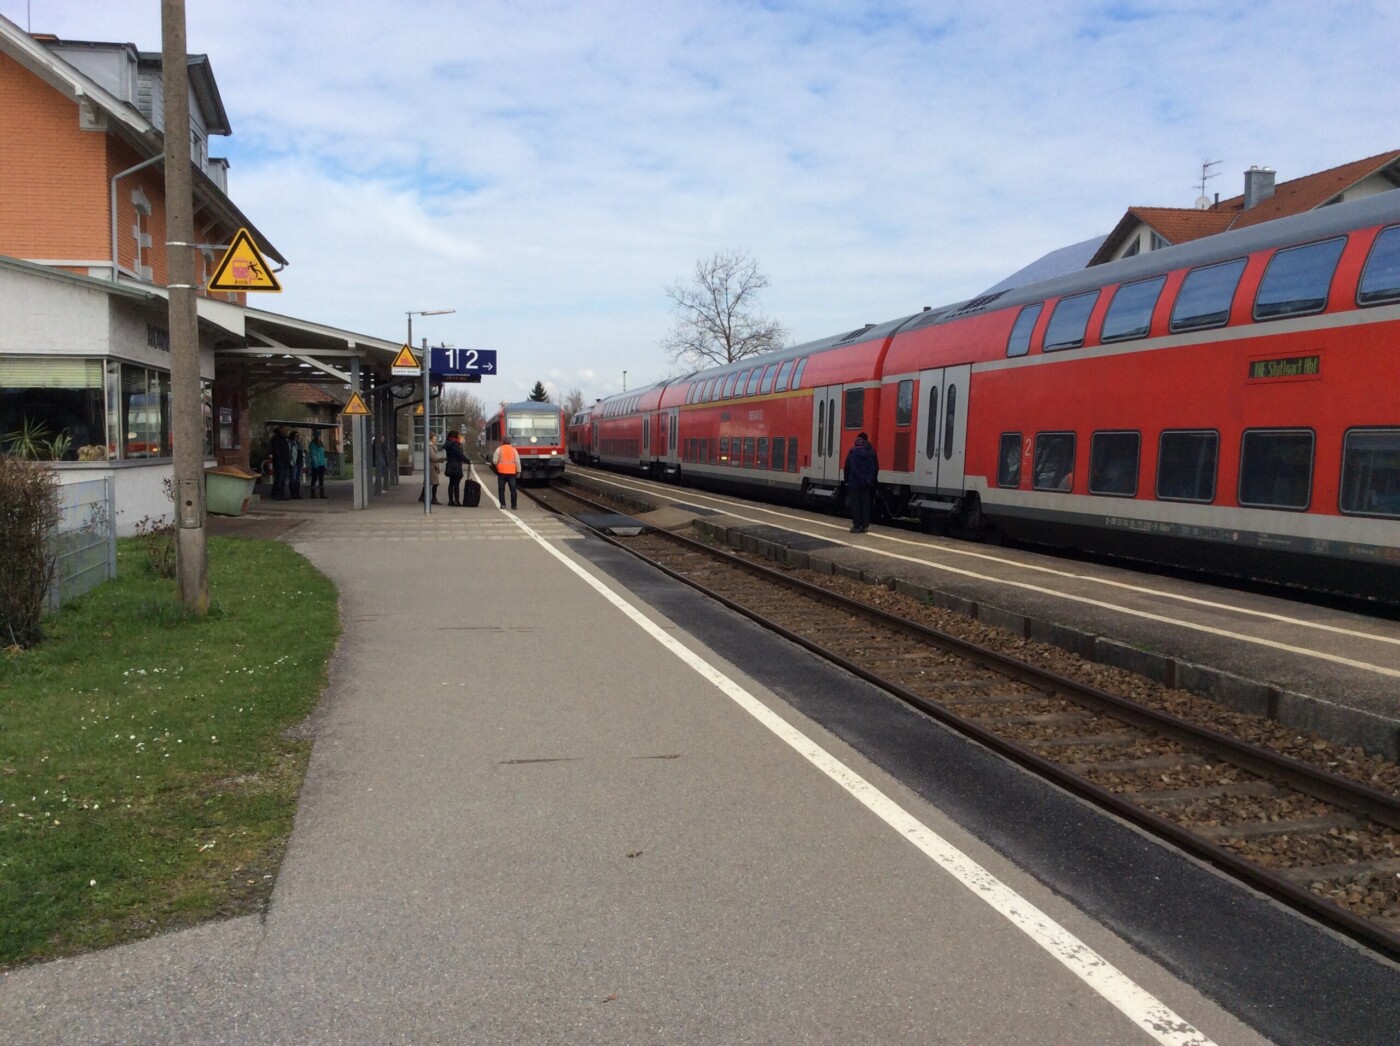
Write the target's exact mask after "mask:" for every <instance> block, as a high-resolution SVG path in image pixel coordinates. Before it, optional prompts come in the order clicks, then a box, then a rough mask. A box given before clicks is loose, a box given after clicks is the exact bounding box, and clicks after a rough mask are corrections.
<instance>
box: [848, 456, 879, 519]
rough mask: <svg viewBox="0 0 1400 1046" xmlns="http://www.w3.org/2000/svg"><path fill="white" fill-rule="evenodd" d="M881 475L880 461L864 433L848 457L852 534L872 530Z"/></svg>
mask: <svg viewBox="0 0 1400 1046" xmlns="http://www.w3.org/2000/svg"><path fill="white" fill-rule="evenodd" d="M879 475H880V459H879V458H878V457H876V456H875V448H874V447H872V446H871V445H870V437H868V436H867V435H866V434H865V433H864V432H862V433H861V434H860V435H859V436H857V437H856V442H855V446H853V447H852V448H851V450H850V453H848V454H847V455H846V474H845V479H846V489H847V490H848V491H849V492H850V495H851V533H852V534H864V533H865V532H866V531H867V530H869V529H870V510H871V508H872V506H873V504H874V501H875V480H876V478H877V477H878V476H879Z"/></svg>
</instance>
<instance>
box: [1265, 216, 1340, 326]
mask: <svg viewBox="0 0 1400 1046" xmlns="http://www.w3.org/2000/svg"><path fill="white" fill-rule="evenodd" d="M1346 242H1347V241H1346V237H1344V236H1339V237H1337V238H1336V239H1335V240H1324V241H1322V242H1321V243H1310V244H1307V245H1306V246H1303V247H1289V248H1288V249H1287V250H1282V251H1279V252H1277V253H1276V254H1275V255H1274V256H1273V257H1272V258H1270V259H1269V267H1268V268H1267V269H1265V270H1264V278H1263V279H1262V280H1260V281H1259V293H1257V294H1256V295H1255V296H1254V318H1255V319H1256V320H1276V319H1278V318H1280V317H1282V316H1303V315H1306V314H1307V313H1310V312H1321V311H1322V310H1323V309H1324V308H1325V307H1326V306H1327V291H1328V290H1329V289H1330V288H1331V286H1332V274H1333V273H1334V272H1336V270H1337V261H1338V259H1340V258H1341V256H1342V248H1343V247H1345V246H1346Z"/></svg>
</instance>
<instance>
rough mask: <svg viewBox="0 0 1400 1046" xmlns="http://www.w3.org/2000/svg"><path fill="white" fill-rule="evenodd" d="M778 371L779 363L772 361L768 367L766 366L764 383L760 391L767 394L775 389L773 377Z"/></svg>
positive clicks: (759, 388)
mask: <svg viewBox="0 0 1400 1046" xmlns="http://www.w3.org/2000/svg"><path fill="white" fill-rule="evenodd" d="M777 373H778V365H777V364H776V363H770V364H768V366H767V367H765V368H764V370H763V384H762V385H760V386H759V387H758V391H759V393H760V394H762V395H765V396H766V395H767V394H768V393H770V392H772V391H773V377H774V376H775V375H776V374H777Z"/></svg>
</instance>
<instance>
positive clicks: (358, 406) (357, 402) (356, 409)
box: [340, 392, 369, 417]
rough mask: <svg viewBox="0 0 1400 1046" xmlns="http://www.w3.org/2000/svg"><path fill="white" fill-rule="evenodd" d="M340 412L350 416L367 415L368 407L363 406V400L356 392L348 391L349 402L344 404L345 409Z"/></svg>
mask: <svg viewBox="0 0 1400 1046" xmlns="http://www.w3.org/2000/svg"><path fill="white" fill-rule="evenodd" d="M340 413H342V414H348V415H350V416H351V417H355V416H368V415H369V407H367V406H365V401H364V400H363V399H362V398H361V396H360V394H359V393H358V392H352V393H350V402H348V403H346V404H345V409H344V410H342V411H341V412H340Z"/></svg>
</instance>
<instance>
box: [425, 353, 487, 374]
mask: <svg viewBox="0 0 1400 1046" xmlns="http://www.w3.org/2000/svg"><path fill="white" fill-rule="evenodd" d="M429 352H430V353H431V354H432V361H431V370H432V373H433V377H435V378H447V379H449V380H450V379H452V378H454V377H455V378H480V377H481V375H483V374H495V373H496V350H495V349H430V350H429Z"/></svg>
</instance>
